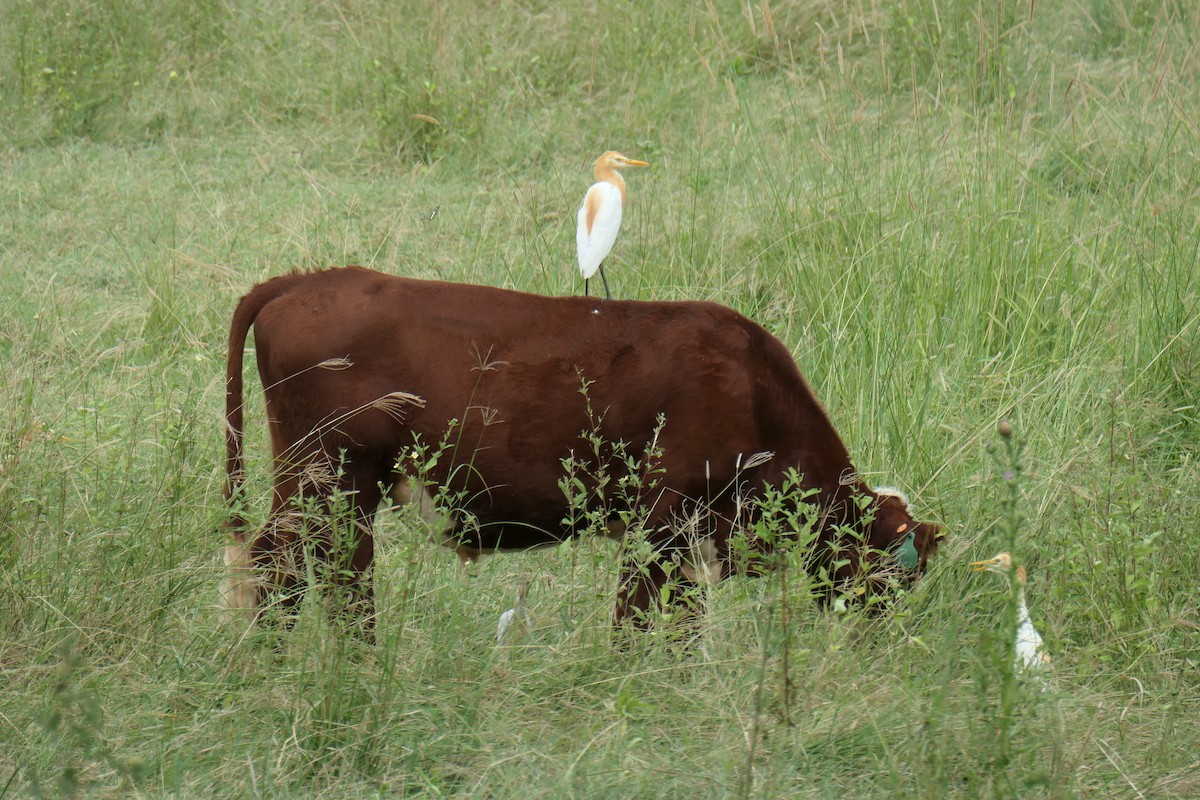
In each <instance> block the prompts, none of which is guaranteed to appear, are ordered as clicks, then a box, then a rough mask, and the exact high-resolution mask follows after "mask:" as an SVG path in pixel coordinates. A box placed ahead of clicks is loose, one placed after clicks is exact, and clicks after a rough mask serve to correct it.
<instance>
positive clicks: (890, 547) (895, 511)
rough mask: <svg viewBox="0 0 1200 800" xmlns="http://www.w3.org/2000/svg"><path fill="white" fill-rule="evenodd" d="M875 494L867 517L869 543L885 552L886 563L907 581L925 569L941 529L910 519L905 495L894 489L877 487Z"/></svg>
mask: <svg viewBox="0 0 1200 800" xmlns="http://www.w3.org/2000/svg"><path fill="white" fill-rule="evenodd" d="M875 494H876V495H878V501H877V502H876V504H875V508H874V518H873V519H872V521H871V531H870V535H869V541H870V545H871V547H872V548H873V549H875V550H881V551H883V552H885V553H887V554H888V556H889V560H890V562H891V563H890V566H892V567H894V569H895V570H896V572H897V573H898V574H899V575H900V576H901V578H902V580H903V582H905V583H909V582H911V581H912V580H913V579H914V578H916V577H918V576H920V575H921V574H923V573H924V572H925V568H926V564H927V562H928V560H929V557H930V556H932V555H933V554H934V552H935V551H936V550H937V546H938V539H939V537H940V533H941V532H940V530H939V529H938V526H937V525H934V524H933V523H931V522H918V521H917V520H915V519H913V516H912V514H911V513H909V510H908V498H907V497H905V495H904V493H903V492H901V491H899V490H898V489H892V488H889V487H880V488H878V489H876V490H875Z"/></svg>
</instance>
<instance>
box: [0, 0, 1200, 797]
mask: <svg viewBox="0 0 1200 800" xmlns="http://www.w3.org/2000/svg"><path fill="white" fill-rule="evenodd" d="M894 6H895V7H892V6H889V5H887V4H878V3H867V2H858V0H847V1H846V2H836V3H819V2H812V1H811V0H787V1H785V0H775V1H774V2H759V3H753V4H718V3H706V4H692V5H690V6H688V7H679V6H677V5H670V4H666V3H617V4H583V3H567V4H565V5H564V4H557V5H555V4H545V3H534V4H529V3H521V4H519V3H514V2H501V3H490V2H489V3H483V2H466V3H460V4H456V5H450V4H435V5H433V6H430V5H429V4H424V3H413V2H400V3H383V2H372V1H368V2H361V3H355V4H345V3H333V2H324V1H322V0H309V2H304V3H300V4H294V3H292V4H284V3H259V4H238V3H228V2H224V3H218V2H204V3H178V2H170V1H168V2H160V3H137V2H135V3H115V2H82V1H80V2H74V1H68V0H64V1H63V2H55V3H49V4H46V3H41V4H39V3H32V2H25V0H8V2H6V3H5V4H4V6H3V8H2V9H0V18H2V19H3V24H0V106H2V107H3V108H4V112H3V113H2V114H0V164H2V169H3V173H4V176H5V191H4V192H3V194H2V195H0V363H3V364H4V365H5V367H6V369H5V380H4V381H3V382H0V401H2V403H0V408H3V409H4V411H3V412H0V670H2V671H3V676H4V678H3V680H2V681H0V796H14V797H20V796H30V795H34V796H36V795H39V794H40V795H42V796H62V795H72V794H73V795H74V796H80V797H82V796H118V795H120V796H125V795H129V794H139V795H142V796H164V795H173V796H183V797H190V796H197V797H200V796H202V797H211V796H229V797H245V796H254V797H295V796H310V795H316V794H323V795H329V796H347V797H355V796H363V797H366V796H372V797H374V796H403V795H412V796H422V795H426V796H436V795H443V796H445V795H461V796H480V797H507V796H517V795H519V796H522V797H564V796H566V797H605V798H607V797H669V796H678V795H684V794H688V795H700V796H715V797H725V796H734V797H760V796H761V797H778V796H789V797H790V796H822V797H825V796H828V797H848V796H880V797H893V796H914V797H938V798H941V797H971V798H974V797H980V796H994V797H1009V796H1022V797H1024V796H1044V797H1067V796H1087V797H1106V796H1113V797H1131V796H1132V797H1140V796H1145V797H1189V796H1194V795H1196V794H1197V793H1200V779H1198V778H1197V776H1198V775H1200V766H1198V764H1197V761H1196V756H1195V753H1196V752H1197V751H1198V750H1200V736H1198V735H1197V732H1196V726H1195V724H1194V717H1195V710H1196V705H1197V702H1198V701H1200V696H1198V693H1197V687H1196V681H1195V679H1194V678H1195V664H1196V662H1197V660H1198V659H1200V645H1198V642H1200V638H1198V637H1200V588H1198V586H1197V583H1196V579H1195V570H1196V565H1197V563H1200V544H1197V539H1196V537H1195V536H1194V535H1193V532H1194V530H1195V529H1196V527H1197V522H1198V521H1200V514H1198V513H1197V511H1196V502H1195V499H1194V498H1195V486H1196V485H1197V482H1198V480H1197V479H1198V478H1200V411H1198V401H1197V398H1198V397H1200V390H1198V389H1197V387H1198V386H1200V303H1198V298H1200V264H1198V263H1197V258H1198V255H1197V254H1198V251H1200V219H1198V218H1197V214H1196V208H1197V203H1196V200H1197V197H1196V187H1197V186H1198V185H1200V174H1198V170H1200V167H1198V166H1197V164H1198V162H1197V160H1196V158H1195V151H1196V147H1197V139H1198V134H1197V118H1196V114H1195V112H1194V109H1195V108H1197V107H1198V102H1197V101H1198V100H1200V98H1198V96H1197V91H1198V90H1197V88H1196V87H1197V86H1200V74H1198V73H1200V64H1198V62H1197V59H1196V55H1195V53H1196V47H1195V44H1196V34H1195V31H1197V30H1200V11H1197V10H1196V8H1194V7H1193V6H1192V5H1189V4H1186V3H1181V2H1176V1H1175V0H1129V1H1128V2H1116V1H1115V0H1080V1H1079V2H1071V3H1065V4H1042V3H1036V4H1025V5H1021V4H1016V5H1014V4H1001V3H991V2H972V3H948V2H939V0H909V2H907V3H902V4H894ZM610 147H615V148H618V149H621V150H623V151H625V152H627V153H629V154H630V155H634V156H638V157H644V158H645V159H646V160H648V161H650V162H651V164H652V167H651V168H650V169H649V170H644V171H640V172H639V173H638V174H637V175H633V176H630V181H629V183H630V199H631V203H630V206H629V208H628V211H627V214H626V220H625V227H624V229H623V231H622V234H621V237H620V240H619V242H618V244H617V247H616V250H615V252H614V255H613V260H612V262H611V267H610V270H609V271H608V272H609V275H610V279H611V280H612V282H613V288H614V292H615V294H616V295H617V296H619V297H636V298H642V299H683V298H690V299H712V300H716V301H718V302H721V303H724V304H727V305H730V306H733V307H735V308H738V309H739V310H741V311H743V312H745V313H747V314H749V315H750V316H752V317H754V318H755V319H757V320H759V321H760V322H761V323H762V324H764V325H766V326H767V327H768V328H769V329H771V330H772V331H773V332H775V333H776V334H777V335H779V336H780V337H781V338H782V339H783V340H784V341H785V342H787V343H788V344H789V346H791V348H792V349H793V351H794V352H795V354H796V356H797V359H798V361H799V363H800V365H801V367H802V369H803V370H804V372H805V374H806V375H807V376H808V378H809V379H810V381H811V383H812V385H813V387H814V389H815V390H816V392H817V394H818V396H819V397H820V398H821V399H822V401H823V403H824V404H825V406H826V407H827V408H828V409H829V411H830V414H831V416H832V418H833V421H834V423H835V424H836V426H837V427H838V429H839V431H840V432H841V433H842V435H843V438H844V439H845V440H846V442H847V444H848V446H849V447H850V449H851V452H852V453H853V456H854V459H855V461H856V464H857V465H858V466H859V468H860V469H861V470H862V471H863V472H864V473H865V474H866V475H867V476H868V477H869V478H870V479H871V480H873V481H874V482H876V483H881V484H882V483H888V484H896V485H900V486H901V487H902V488H904V489H906V490H908V491H909V492H910V493H911V494H912V495H913V496H914V500H915V504H916V505H917V508H918V509H919V512H920V516H921V517H922V518H928V519H933V520H936V521H938V522H940V523H942V524H943V525H944V526H945V529H946V531H947V534H948V538H947V539H946V541H945V543H944V544H943V548H942V551H941V553H940V555H939V557H938V558H937V560H936V563H935V565H934V567H933V570H932V572H931V573H930V574H929V576H928V577H927V579H926V580H925V581H924V582H923V583H922V584H921V585H920V586H919V587H918V588H917V589H916V590H915V591H914V592H913V593H912V594H911V595H909V596H908V597H906V598H905V599H904V600H903V601H902V602H901V603H900V604H899V605H898V607H897V609H896V610H895V613H894V614H893V615H892V616H890V617H888V618H886V619H881V620H877V621H868V620H863V619H859V618H857V617H856V616H855V615H854V614H852V613H847V614H839V613H833V612H823V611H820V610H818V609H817V608H816V607H815V606H814V605H813V604H812V603H811V602H810V601H809V600H808V599H807V597H806V596H805V593H804V591H803V589H804V586H803V582H795V583H794V584H788V585H787V586H788V588H785V587H784V584H783V582H782V581H781V580H780V576H778V575H777V576H773V577H771V578H767V579H764V580H758V581H754V580H732V581H729V582H727V583H726V584H723V585H721V586H720V587H717V588H715V589H713V590H712V591H711V593H710V598H709V599H710V605H711V611H710V613H709V615H708V617H707V619H706V620H705V623H704V626H703V633H702V636H701V639H700V642H699V644H698V646H697V647H696V648H694V649H693V650H691V651H683V652H681V651H679V650H678V649H675V648H673V647H671V646H669V645H665V644H663V643H660V642H659V641H658V639H657V638H656V637H653V636H648V637H645V641H643V642H641V643H640V644H639V645H638V646H635V647H632V648H630V649H628V650H620V649H617V648H614V647H613V646H612V643H611V640H610V631H609V628H608V619H609V614H610V609H611V604H612V599H613V595H614V593H615V567H614V564H613V562H614V558H615V551H614V549H613V546H612V545H611V544H608V543H604V542H594V541H581V542H577V543H574V544H571V545H564V546H563V547H562V548H559V549H556V550H552V551H545V552H540V553H537V554H531V555H528V556H506V557H501V558H497V559H495V560H492V561H488V562H485V564H484V565H483V566H482V567H481V568H480V569H479V570H478V574H475V575H472V576H464V575H460V574H458V573H457V572H456V571H455V567H454V565H453V564H452V561H453V558H452V557H451V556H449V554H447V553H445V552H443V551H441V550H438V549H436V548H434V547H433V546H432V545H430V544H429V543H428V542H427V541H426V538H425V534H424V533H423V532H422V531H421V529H420V527H419V525H418V524H417V522H416V520H415V519H414V518H413V517H412V516H411V515H405V514H399V515H387V516H385V517H384V518H383V519H381V522H380V532H379V536H380V546H379V553H380V556H379V560H380V564H379V567H380V568H379V570H378V574H377V577H376V580H377V588H378V592H379V596H380V613H381V621H380V625H379V631H378V642H377V643H376V644H375V645H374V646H367V645H364V644H362V643H361V642H358V641H356V640H354V639H352V638H348V637H345V636H342V635H340V634H338V633H337V632H336V631H335V630H334V629H332V628H331V627H330V625H329V623H328V622H327V621H326V619H325V617H324V616H323V615H322V614H321V613H319V611H318V610H317V608H316V606H317V600H318V599H319V598H314V601H313V602H312V603H311V604H309V606H306V607H305V609H304V611H303V613H302V614H301V617H300V620H299V622H298V625H297V627H296V629H295V630H293V631H291V632H289V633H286V634H283V635H280V634H278V633H277V632H273V631H271V630H258V629H254V630H244V629H241V628H237V627H236V626H235V627H230V626H223V625H222V624H221V623H220V620H219V615H218V614H217V612H216V610H215V608H214V605H215V600H216V587H217V584H218V582H219V580H220V578H221V570H222V568H221V565H220V563H219V556H218V553H219V552H220V548H221V547H222V546H223V545H224V543H225V542H224V539H223V534H222V533H221V531H220V524H221V521H222V519H223V509H222V508H221V502H220V485H221V481H222V475H221V471H220V465H221V456H220V444H221V422H220V413H221V412H220V409H221V408H222V406H223V380H224V379H223V370H224V365H223V355H222V354H223V350H224V345H225V336H226V325H227V322H228V318H229V314H230V311H231V309H232V307H233V304H234V303H235V301H236V298H237V297H238V296H240V295H241V294H242V293H243V292H244V291H246V289H247V288H248V287H249V286H251V285H252V284H254V283H255V282H257V281H259V280H261V279H264V278H266V277H267V276H270V275H274V274H278V273H281V272H284V271H286V270H290V269H296V268H315V267H321V266H327V265H331V264H343V263H360V264H365V265H368V266H372V267H374V268H376V269H380V270H383V271H385V272H391V273H394V274H404V275H413V276H417V277H426V278H444V279H451V280H462V281H470V282H479V283H487V284H493V285H498V286H507V287H511V288H518V289H523V290H530V291H538V292H544V293H550V294H569V293H576V292H578V289H579V287H578V281H577V277H576V273H575V271H574V266H573V229H572V226H573V222H574V210H575V207H576V204H577V203H578V201H579V198H580V197H581V196H582V193H583V190H584V188H585V187H586V185H587V183H588V182H589V178H590V175H589V173H588V169H589V164H590V161H591V160H592V159H594V158H595V156H596V155H597V154H598V153H599V152H601V151H602V150H605V149H608V148H610ZM434 209H439V211H438V213H437V214H436V215H434V216H432V218H430V212H431V211H433V210H434ZM247 397H248V398H251V405H250V409H249V412H248V415H247V416H248V424H249V426H250V429H249V436H248V450H249V452H250V454H251V456H252V457H253V459H254V474H253V476H252V477H253V480H252V482H251V487H252V492H251V496H252V498H254V501H253V502H254V504H255V505H254V506H253V507H252V509H251V512H252V516H254V517H255V518H257V519H261V518H262V516H263V514H264V513H265V505H266V497H267V493H268V491H269V489H268V479H267V466H268V465H267V459H266V456H265V453H266V441H265V433H264V425H263V411H262V408H261V405H259V404H258V401H257V400H255V399H253V398H255V397H257V388H255V387H254V384H253V381H251V386H249V387H248V390H247ZM1002 416H1004V417H1008V418H1010V419H1012V421H1013V425H1014V427H1015V429H1016V431H1017V434H1016V435H1017V437H1018V438H1019V439H1020V441H1021V442H1022V443H1023V449H1022V451H1021V467H1022V470H1021V472H1020V477H1019V480H1018V481H1017V482H1016V484H1015V485H1013V484H1012V483H1011V482H1010V483H1006V482H1005V480H1004V478H1003V474H1002V473H1003V472H1004V466H1003V465H998V464H997V463H996V462H995V461H994V460H992V459H991V458H989V456H988V454H987V449H988V446H989V445H991V444H993V443H994V439H995V435H994V433H993V431H994V430H995V423H996V420H997V419H999V418H1000V417H1002ZM1010 492H1012V493H1015V494H1013V495H1012V496H1014V497H1016V499H1017V501H1018V503H1019V504H1020V512H1021V518H1022V522H1021V524H1020V526H1019V527H1015V528H1014V527H1013V526H1012V525H1011V523H1010V522H1006V515H1005V506H1004V500H1005V498H1006V497H1008V496H1010V495H1009V493H1010ZM1014 541H1015V544H1014ZM1001 547H1012V548H1013V549H1014V551H1015V554H1016V555H1017V557H1018V558H1019V559H1020V560H1022V561H1023V562H1024V563H1025V564H1026V565H1027V567H1028V569H1029V574H1030V584H1029V587H1028V594H1029V601H1030V605H1031V608H1032V611H1033V615H1034V618H1035V620H1036V622H1037V623H1038V626H1039V628H1040V630H1041V631H1042V634H1043V636H1044V637H1045V639H1046V642H1047V645H1048V647H1049V649H1050V652H1051V653H1052V654H1053V656H1054V658H1055V662H1056V673H1055V675H1054V678H1053V682H1052V685H1051V687H1050V688H1049V689H1047V691H1045V692H1040V691H1037V690H1036V689H1033V688H1031V687H1028V686H1024V685H1022V684H1020V683H1012V682H1009V683H1005V679H1004V675H1003V665H1002V661H1001V660H1000V659H999V658H998V656H997V653H998V652H1000V650H1001V648H1002V646H1003V644H1004V642H1005V641H1006V638H1005V637H1006V636H1008V635H1009V631H1007V630H1006V628H1005V611H1004V609H1005V603H1006V597H1005V592H1004V590H1003V587H1002V586H1000V585H999V584H998V583H997V582H995V581H992V580H988V579H984V578H976V577H975V576H972V575H970V574H969V573H968V572H967V570H966V569H965V563H966V562H967V561H969V560H973V559H974V558H982V557H987V556H990V555H992V554H993V553H994V552H995V551H997V550H999V549H1001ZM523 578H528V579H530V580H531V581H532V588H531V590H530V596H529V604H530V607H531V610H532V614H533V618H534V622H535V630H534V633H533V634H532V635H531V636H530V637H528V639H526V640H522V641H519V642H516V643H514V644H512V645H509V646H501V647H496V646H495V645H494V630H495V627H494V626H495V621H496V618H497V616H498V615H499V613H500V612H501V611H502V610H504V609H505V608H507V607H508V606H509V605H511V602H512V595H513V592H514V590H515V585H516V582H517V581H518V580H521V579H523ZM784 599H786V601H787V602H786V608H787V609H788V612H787V613H788V615H789V616H790V624H788V625H787V626H784V625H783V624H782V623H781V618H782V614H783V611H782V609H783V608H784V607H785V604H784V603H783V602H782V601H783V600H784Z"/></svg>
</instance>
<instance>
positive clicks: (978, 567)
mask: <svg viewBox="0 0 1200 800" xmlns="http://www.w3.org/2000/svg"><path fill="white" fill-rule="evenodd" d="M971 566H972V567H974V568H975V571H976V572H995V573H997V574H999V575H1008V574H1009V573H1011V572H1012V569H1013V560H1012V556H1011V555H1009V554H1008V553H997V554H996V555H994V556H992V557H991V558H989V559H988V560H987V561H972V562H971ZM1017 581H1018V582H1020V583H1025V568H1024V567H1022V566H1018V567H1017Z"/></svg>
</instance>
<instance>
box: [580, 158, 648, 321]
mask: <svg viewBox="0 0 1200 800" xmlns="http://www.w3.org/2000/svg"><path fill="white" fill-rule="evenodd" d="M648 166H650V165H649V164H647V163H646V162H645V161H636V160H634V159H632V158H629V157H627V156H623V155H621V154H620V153H618V152H616V151H615V150H609V151H608V152H607V153H605V154H604V155H602V156H600V158H598V159H596V170H595V175H596V182H595V183H593V184H592V185H591V188H589V189H588V190H587V194H585V195H584V196H583V205H581V206H580V207H579V215H578V217H577V220H576V228H575V255H576V257H577V258H578V259H579V274H581V275H583V293H584V295H587V293H588V280H589V279H590V278H591V277H592V276H593V275H595V274H596V271H597V270H599V271H600V280H602V281H604V296H605V297H607V298H608V299H609V300H611V299H612V295H611V294H610V293H609V291H608V278H606V277H604V259H606V258H608V254H609V253H610V252H612V248H613V244H614V243H615V242H616V241H617V232H618V231H620V230H621V212H622V210H623V209H624V207H625V180H624V179H623V178H622V177H621V173H620V172H618V171H617V170H620V169H624V168H625V167H648Z"/></svg>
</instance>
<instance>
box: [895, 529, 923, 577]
mask: <svg viewBox="0 0 1200 800" xmlns="http://www.w3.org/2000/svg"><path fill="white" fill-rule="evenodd" d="M916 536H917V532H916V531H913V532H912V533H910V534H908V536H905V537H904V544H902V545H900V547H898V548H897V549H896V560H897V561H899V562H900V566H902V567H904V568H905V569H916V568H917V567H919V566H920V565H921V557H920V556H919V555H917V548H916V547H915V546H914V545H913V541H914V540H915V539H916Z"/></svg>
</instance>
